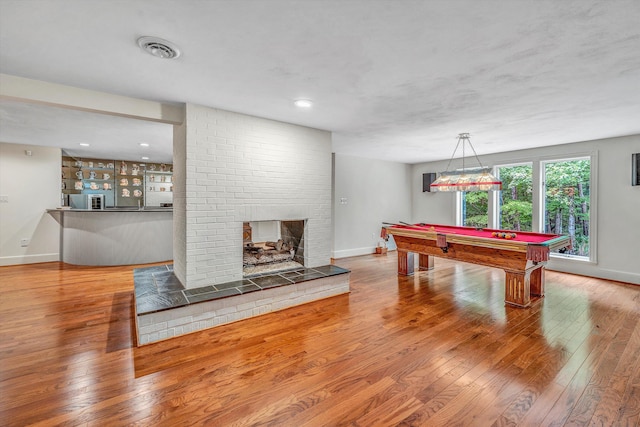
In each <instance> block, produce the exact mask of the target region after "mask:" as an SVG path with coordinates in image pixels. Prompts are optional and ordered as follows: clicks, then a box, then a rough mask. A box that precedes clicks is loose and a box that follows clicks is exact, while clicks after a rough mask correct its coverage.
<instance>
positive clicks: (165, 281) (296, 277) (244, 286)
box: [133, 264, 349, 315]
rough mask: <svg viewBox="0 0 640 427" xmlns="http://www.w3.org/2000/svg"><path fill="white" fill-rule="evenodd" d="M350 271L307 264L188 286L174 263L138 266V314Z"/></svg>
mask: <svg viewBox="0 0 640 427" xmlns="http://www.w3.org/2000/svg"><path fill="white" fill-rule="evenodd" d="M347 273H349V270H346V269H344V268H341V267H338V266H335V265H325V266H321V267H315V268H305V267H303V268H296V269H294V270H285V271H280V272H277V273H273V272H272V273H264V274H257V275H252V276H248V277H245V278H244V279H242V280H236V281H233V282H227V283H221V284H217V285H209V286H204V287H200V288H192V289H186V288H185V287H184V286H183V285H182V284H181V283H180V281H179V280H178V279H177V277H176V276H175V274H174V273H173V265H172V264H168V265H163V266H156V267H147V268H139V269H135V270H134V273H133V277H134V289H135V297H136V298H135V300H136V313H137V314H138V315H143V314H149V313H155V312H159V311H163V310H170V309H173V308H177V307H184V306H188V305H190V304H197V303H201V302H205V301H213V300H218V299H222V298H228V297H233V296H238V295H244V294H248V293H251V292H257V291H262V290H266V289H272V288H277V287H282V286H287V285H293V284H296V283H301V282H305V281H310V280H315V279H321V278H325V277H330V276H335V275H339V274H347Z"/></svg>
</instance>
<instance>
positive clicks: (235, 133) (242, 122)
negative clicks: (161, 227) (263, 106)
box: [174, 104, 331, 288]
mask: <svg viewBox="0 0 640 427" xmlns="http://www.w3.org/2000/svg"><path fill="white" fill-rule="evenodd" d="M185 111H186V113H185V127H186V129H185V138H184V141H182V137H180V140H179V141H174V173H175V174H176V176H175V179H176V182H177V181H178V179H181V178H182V177H184V178H185V180H184V182H185V188H180V186H178V185H174V201H175V202H176V203H174V221H176V224H184V225H185V226H186V236H185V241H184V242H182V241H180V240H179V239H180V238H181V237H180V235H179V234H178V233H177V232H176V233H175V234H174V235H177V236H176V237H175V239H177V241H176V243H174V246H175V245H178V246H181V245H184V248H185V250H184V253H183V252H182V251H181V249H179V250H174V269H175V273H176V276H177V277H178V278H179V279H180V281H181V282H182V283H183V284H184V285H185V286H186V287H187V288H195V287H201V286H205V285H210V284H215V283H224V282H228V281H232V280H239V279H241V278H242V223H243V222H245V221H267V220H279V219H280V220H285V219H287V220H304V219H306V220H307V221H306V226H305V251H304V253H305V265H306V266H308V267H316V266H320V265H326V264H329V263H330V257H331V239H330V236H331V134H330V133H329V132H326V131H321V130H317V129H311V128H307V127H303V126H296V125H292V124H288V123H282V122H276V121H273V120H267V119H262V118H259V117H252V116H247V115H244V114H238V113H233V112H229V111H223V110H218V109H213V108H207V107H202V106H197V105H193V104H187V106H186V110H185ZM176 151H182V153H176ZM176 154H177V155H176ZM181 157H182V158H185V159H186V161H185V164H184V171H181V170H180V167H182V166H181V165H179V161H180V158H181ZM176 231H177V230H176ZM179 257H184V260H183V259H179Z"/></svg>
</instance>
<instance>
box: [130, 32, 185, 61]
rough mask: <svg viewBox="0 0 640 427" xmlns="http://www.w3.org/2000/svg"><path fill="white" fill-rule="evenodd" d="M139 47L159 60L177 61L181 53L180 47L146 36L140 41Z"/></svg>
mask: <svg viewBox="0 0 640 427" xmlns="http://www.w3.org/2000/svg"><path fill="white" fill-rule="evenodd" d="M138 46H140V48H141V49H142V50H144V51H145V52H147V53H149V54H150V55H153V56H155V57H157V58H164V59H176V58H178V57H179V56H180V54H181V52H180V49H178V46H176V45H175V44H173V43H171V42H170V41H168V40H163V39H161V38H158V37H151V36H144V37H140V38H139V39H138Z"/></svg>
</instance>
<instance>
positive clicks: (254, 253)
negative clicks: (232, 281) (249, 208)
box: [242, 220, 306, 277]
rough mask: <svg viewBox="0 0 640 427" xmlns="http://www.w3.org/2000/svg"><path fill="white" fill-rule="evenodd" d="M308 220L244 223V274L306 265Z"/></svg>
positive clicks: (269, 271) (250, 274) (249, 274)
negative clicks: (306, 225)
mask: <svg viewBox="0 0 640 427" xmlns="http://www.w3.org/2000/svg"><path fill="white" fill-rule="evenodd" d="M305 222H306V221H305V220H286V221H285V220H272V221H251V222H245V223H243V227H242V245H243V249H242V250H243V256H242V274H243V276H245V277H246V276H252V275H256V274H264V273H272V272H276V271H282V270H290V269H295V268H301V267H304V266H305V256H304V246H305V244H304V229H305Z"/></svg>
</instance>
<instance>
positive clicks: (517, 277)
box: [504, 270, 531, 307]
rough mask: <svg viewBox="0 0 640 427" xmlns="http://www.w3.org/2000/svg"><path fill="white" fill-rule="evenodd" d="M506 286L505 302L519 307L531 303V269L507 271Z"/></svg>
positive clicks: (527, 305)
mask: <svg viewBox="0 0 640 427" xmlns="http://www.w3.org/2000/svg"><path fill="white" fill-rule="evenodd" d="M505 273H506V274H507V277H506V280H505V287H504V302H505V303H506V304H510V305H515V306H517V307H529V305H531V292H530V291H531V289H530V286H531V270H527V271H524V272H521V271H507V270H505Z"/></svg>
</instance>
